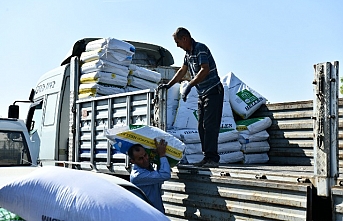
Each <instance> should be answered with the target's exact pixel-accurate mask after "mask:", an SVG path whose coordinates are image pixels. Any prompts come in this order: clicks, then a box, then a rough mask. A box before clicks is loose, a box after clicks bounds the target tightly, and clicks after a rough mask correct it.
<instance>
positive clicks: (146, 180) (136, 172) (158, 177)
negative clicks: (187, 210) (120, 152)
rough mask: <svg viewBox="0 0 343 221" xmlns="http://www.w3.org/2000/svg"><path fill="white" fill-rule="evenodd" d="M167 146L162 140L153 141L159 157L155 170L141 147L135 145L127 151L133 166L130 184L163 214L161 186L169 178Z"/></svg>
mask: <svg viewBox="0 0 343 221" xmlns="http://www.w3.org/2000/svg"><path fill="white" fill-rule="evenodd" d="M167 144H168V143H167V142H165V140H163V139H161V140H160V141H159V142H158V141H157V140H156V139H155V145H156V153H157V154H158V156H159V157H160V165H159V168H158V169H157V170H155V169H154V168H153V166H152V164H151V162H150V160H149V156H148V154H147V153H146V151H145V149H144V148H143V146H142V145H140V144H135V145H133V146H132V147H130V149H129V150H128V155H129V157H130V162H131V163H132V164H134V165H133V168H132V170H131V174H130V181H131V183H133V184H135V185H136V186H138V187H139V188H140V189H141V190H143V192H144V193H145V195H146V196H147V197H148V199H149V200H150V202H151V203H152V205H153V206H154V207H155V208H156V209H158V210H159V211H161V212H162V213H164V207H163V202H162V197H161V195H162V193H161V192H162V190H161V186H162V184H163V182H164V181H166V180H169V179H170V177H171V174H170V165H169V162H168V160H167V158H166V148H167Z"/></svg>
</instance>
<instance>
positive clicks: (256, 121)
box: [236, 117, 272, 134]
mask: <svg viewBox="0 0 343 221" xmlns="http://www.w3.org/2000/svg"><path fill="white" fill-rule="evenodd" d="M236 125H237V130H238V131H239V133H244V134H254V133H257V132H260V131H262V130H266V129H267V128H269V127H270V126H271V125H272V120H271V119H270V118H269V117H258V118H249V119H246V120H239V121H236Z"/></svg>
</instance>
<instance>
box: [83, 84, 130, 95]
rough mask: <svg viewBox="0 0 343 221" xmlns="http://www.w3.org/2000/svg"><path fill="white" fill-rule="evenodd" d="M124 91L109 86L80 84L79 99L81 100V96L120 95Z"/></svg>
mask: <svg viewBox="0 0 343 221" xmlns="http://www.w3.org/2000/svg"><path fill="white" fill-rule="evenodd" d="M124 92H125V90H124V89H123V88H119V87H115V86H110V85H102V84H98V83H89V84H80V86H79V97H80V98H81V97H82V96H83V95H89V96H93V97H94V96H95V94H98V95H111V94H120V93H124Z"/></svg>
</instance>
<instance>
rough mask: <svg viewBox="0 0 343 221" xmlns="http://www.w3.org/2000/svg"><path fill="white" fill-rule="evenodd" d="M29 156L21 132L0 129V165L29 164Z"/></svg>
mask: <svg viewBox="0 0 343 221" xmlns="http://www.w3.org/2000/svg"><path fill="white" fill-rule="evenodd" d="M29 157H30V156H29V151H28V146H27V143H26V140H25V138H24V134H23V133H22V132H17V131H0V166H12V165H30V164H31V163H30V161H31V160H30V159H29Z"/></svg>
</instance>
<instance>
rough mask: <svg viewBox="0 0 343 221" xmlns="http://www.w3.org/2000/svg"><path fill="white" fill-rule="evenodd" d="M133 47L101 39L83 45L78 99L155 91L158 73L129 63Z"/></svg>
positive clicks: (159, 75) (124, 43)
mask: <svg viewBox="0 0 343 221" xmlns="http://www.w3.org/2000/svg"><path fill="white" fill-rule="evenodd" d="M135 50H136V49H135V47H134V46H133V45H132V44H130V43H127V42H124V41H121V40H117V39H115V38H102V39H99V40H95V41H91V42H89V43H88V44H87V45H86V51H85V52H83V53H82V54H81V57H80V60H81V63H82V65H81V77H80V86H79V98H81V99H82V98H88V97H97V96H103V95H111V94H119V93H124V92H130V91H136V90H141V89H155V88H156V87H157V86H158V82H160V80H161V74H160V73H158V72H155V71H151V70H148V69H146V68H142V67H139V66H136V65H134V64H131V62H132V59H133V56H134V54H135Z"/></svg>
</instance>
